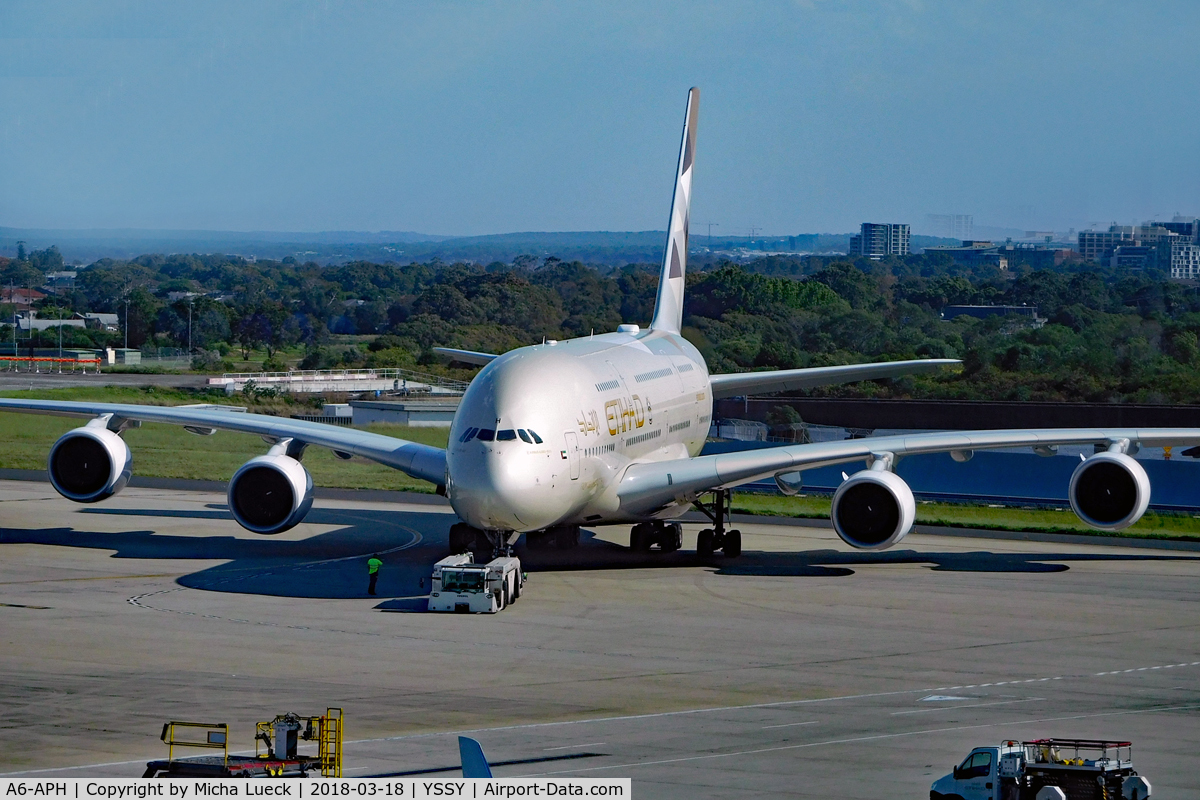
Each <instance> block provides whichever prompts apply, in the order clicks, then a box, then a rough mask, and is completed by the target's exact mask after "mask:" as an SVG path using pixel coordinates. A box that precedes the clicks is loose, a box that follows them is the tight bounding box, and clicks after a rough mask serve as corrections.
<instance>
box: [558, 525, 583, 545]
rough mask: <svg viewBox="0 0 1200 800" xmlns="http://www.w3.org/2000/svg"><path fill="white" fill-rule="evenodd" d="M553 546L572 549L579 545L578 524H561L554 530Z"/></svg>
mask: <svg viewBox="0 0 1200 800" xmlns="http://www.w3.org/2000/svg"><path fill="white" fill-rule="evenodd" d="M554 546H555V547H557V548H558V549H559V550H572V549H574V548H576V547H578V546H579V526H578V525H563V526H562V527H560V528H556V529H555V531H554Z"/></svg>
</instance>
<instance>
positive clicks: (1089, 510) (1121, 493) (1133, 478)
mask: <svg viewBox="0 0 1200 800" xmlns="http://www.w3.org/2000/svg"><path fill="white" fill-rule="evenodd" d="M1067 496H1068V497H1069V498H1070V499H1071V510H1072V511H1074V512H1075V514H1076V515H1077V516H1078V517H1079V518H1080V519H1081V520H1083V521H1084V522H1086V523H1087V524H1088V525H1091V526H1092V527H1093V528H1100V529H1101V530H1106V531H1119V530H1121V529H1122V528H1128V527H1129V526H1130V525H1132V524H1133V523H1135V522H1137V521H1138V520H1139V519H1141V518H1142V514H1145V513H1146V507H1147V506H1148V505H1150V478H1149V476H1148V475H1146V470H1145V469H1143V468H1142V465H1141V464H1139V463H1138V462H1137V461H1136V460H1135V459H1133V458H1130V457H1129V456H1127V455H1125V454H1124V453H1114V452H1107V453H1097V454H1096V455H1094V456H1092V457H1091V458H1089V459H1087V460H1086V461H1083V462H1081V463H1080V464H1079V466H1078V467H1076V468H1075V472H1073V473H1072V474H1071V488H1070V489H1069V490H1068V492H1067Z"/></svg>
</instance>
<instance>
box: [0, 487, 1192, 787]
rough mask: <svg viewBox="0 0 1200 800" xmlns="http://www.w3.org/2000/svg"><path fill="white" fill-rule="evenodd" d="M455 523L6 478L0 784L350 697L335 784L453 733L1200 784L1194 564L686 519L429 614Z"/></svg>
mask: <svg viewBox="0 0 1200 800" xmlns="http://www.w3.org/2000/svg"><path fill="white" fill-rule="evenodd" d="M447 512H448V509H447V508H446V507H445V506H442V505H436V504H429V503H409V502H401V503H388V502H382V501H380V500H378V499H366V500H355V499H344V498H337V497H332V498H331V497H326V498H323V499H319V500H318V501H317V503H316V504H315V506H314V508H313V510H312V512H311V513H310V514H309V517H308V520H307V521H306V522H305V523H304V524H302V525H300V526H298V527H297V528H295V529H293V530H292V531H289V532H287V533H284V534H281V535H278V536H272V537H264V536H255V535H253V534H250V533H248V532H246V531H244V530H242V529H241V528H239V527H238V526H237V525H236V524H235V523H234V522H233V521H232V520H231V519H230V517H229V514H228V512H227V510H226V508H225V497H224V495H223V494H221V493H219V492H203V491H181V490H178V489H169V488H129V489H126V490H125V491H124V492H123V493H122V494H120V495H119V496H117V497H115V498H112V499H111V500H109V501H107V502H105V503H103V504H98V505H93V506H81V505H74V504H72V503H69V502H67V501H66V500H63V499H61V498H59V497H58V496H57V495H56V494H54V492H53V490H52V489H51V488H50V486H49V485H48V484H45V483H36V482H29V481H0V708H2V709H3V714H0V774H2V775H9V776H15V775H23V776H28V777H130V776H138V775H140V774H141V773H142V769H143V768H144V765H145V763H146V762H147V761H149V760H152V759H158V758H164V757H165V756H166V747H165V746H164V745H163V744H162V743H161V742H160V741H159V739H158V736H159V733H160V731H161V729H162V725H163V723H164V722H166V721H168V720H199V721H206V722H227V723H229V725H230V726H231V740H232V744H233V749H234V750H236V751H246V750H248V751H250V752H253V749H254V742H253V738H252V737H253V731H254V723H255V722H256V721H259V720H266V719H270V718H272V717H273V716H275V715H276V714H278V713H284V712H287V711H295V712H298V713H301V714H314V713H321V712H323V711H324V709H325V708H326V707H327V706H338V707H342V708H343V709H344V710H345V716H346V742H345V751H346V763H345V770H346V775H347V776H351V777H353V776H367V775H428V776H430V777H453V776H456V775H457V774H458V752H457V746H456V741H455V736H456V735H457V734H459V733H464V732H469V735H471V736H474V737H475V738H477V739H479V741H480V742H481V743H482V744H483V746H484V749H485V752H486V753H487V755H488V757H489V759H490V760H491V761H492V763H493V764H494V765H496V766H495V772H496V774H497V775H499V776H517V775H576V776H581V777H588V776H597V777H599V776H613V777H630V778H632V780H633V792H634V796H635V797H637V798H660V797H661V798H678V797H689V798H708V797H712V798H728V797H820V798H830V797H838V798H889V800H890V799H892V798H903V797H911V798H924V797H927V796H928V791H929V785H930V783H931V782H932V781H933V780H934V779H936V778H938V777H940V776H941V775H943V774H945V773H947V772H949V771H950V769H951V767H952V766H953V765H954V764H955V763H957V762H959V761H961V759H962V758H963V756H964V755H966V753H967V752H968V751H969V750H970V749H971V748H972V747H974V746H980V745H986V744H997V743H999V742H1000V741H1001V740H1005V739H1034V738H1042V737H1049V736H1055V737H1076V738H1103V739H1123V740H1131V741H1133V743H1134V747H1133V754H1134V764H1135V766H1136V768H1137V769H1138V770H1139V772H1141V773H1142V774H1143V775H1146V776H1148V777H1149V779H1150V780H1151V782H1152V783H1153V786H1154V790H1155V794H1154V797H1156V798H1164V800H1165V799H1166V798H1184V797H1195V796H1197V794H1198V789H1200V755H1198V754H1200V636H1198V635H1197V630H1198V628H1200V615H1198V614H1197V610H1198V609H1197V604H1198V601H1200V553H1198V552H1195V551H1188V550H1164V549H1153V548H1140V547H1129V546H1121V547H1113V546H1106V545H1105V544H1103V543H1101V542H1080V541H1074V540H1072V541H1067V542H1064V541H1052V540H1040V541H1039V540H1034V541H1019V540H1009V539H998V538H983V537H979V538H972V537H970V536H946V535H928V534H922V533H914V534H912V535H910V536H909V537H908V538H907V539H905V540H904V541H903V542H902V543H901V544H900V545H899V546H897V547H896V548H893V549H892V550H888V551H884V552H882V553H867V552H858V551H853V550H851V549H850V548H848V547H847V546H845V545H843V544H842V543H841V542H840V541H839V540H838V539H837V537H836V536H835V534H834V533H833V532H832V531H831V530H829V529H828V528H824V527H805V526H801V525H792V524H786V525H784V524H743V525H741V529H742V531H743V535H744V549H745V552H744V554H743V556H742V557H741V558H738V559H736V560H725V559H722V558H721V557H719V556H718V557H716V558H713V559H711V560H708V561H700V560H698V559H697V558H696V557H695V554H694V552H691V551H690V550H689V549H688V548H694V546H695V535H696V531H697V530H698V529H699V525H698V524H692V523H688V524H687V525H686V526H685V537H684V547H685V550H683V551H680V552H678V553H673V554H656V553H652V554H649V555H638V554H633V553H631V552H629V550H628V549H627V544H628V536H629V531H628V528H617V527H612V528H597V529H594V530H590V531H587V532H585V533H584V535H583V537H582V541H581V544H580V547H579V548H578V549H576V550H573V551H568V552H565V553H560V552H557V551H552V552H548V553H543V552H533V553H528V554H525V553H524V552H523V551H520V550H519V551H518V554H519V555H522V557H523V563H524V564H525V566H526V568H527V570H528V572H529V582H528V584H527V585H526V588H525V593H524V595H523V596H522V598H521V599H520V600H519V601H518V602H517V603H515V604H514V605H512V606H511V607H510V608H509V609H507V610H505V611H504V612H502V613H500V614H497V615H478V616H468V615H439V614H429V613H421V612H420V610H419V609H420V608H421V607H422V605H423V604H422V600H421V596H422V595H423V594H424V591H425V587H427V585H428V581H427V576H428V574H429V567H430V565H431V564H432V563H433V562H434V561H435V560H437V559H438V558H440V557H441V556H443V555H444V554H445V542H446V534H447V530H448V528H449V525H450V523H451V521H452V520H453V517H452V516H451V515H450V514H449V513H447ZM372 553H379V554H381V558H382V560H383V561H384V568H383V570H382V573H381V579H380V582H379V592H380V594H379V596H378V597H369V596H367V595H366V593H365V591H366V583H367V576H366V564H365V561H366V558H367V557H369V556H370V555H371V554H372ZM422 579H425V584H424V586H423V585H422V583H421V581H422ZM196 754H197V755H203V754H205V753H204V752H197V753H196Z"/></svg>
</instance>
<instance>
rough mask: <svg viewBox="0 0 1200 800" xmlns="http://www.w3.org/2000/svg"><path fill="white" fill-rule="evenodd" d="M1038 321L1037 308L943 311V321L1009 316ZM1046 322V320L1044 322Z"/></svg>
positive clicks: (975, 307) (945, 309)
mask: <svg viewBox="0 0 1200 800" xmlns="http://www.w3.org/2000/svg"><path fill="white" fill-rule="evenodd" d="M1014 314H1015V315H1016V316H1018V317H1028V318H1029V319H1031V320H1036V319H1038V315H1037V306H946V307H945V308H943V309H942V319H954V318H955V317H975V318H977V319H984V318H986V317H1007V316H1009V315H1014ZM1042 321H1043V322H1045V320H1042Z"/></svg>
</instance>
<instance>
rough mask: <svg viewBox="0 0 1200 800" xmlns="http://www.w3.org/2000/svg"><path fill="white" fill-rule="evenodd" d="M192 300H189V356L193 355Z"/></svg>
mask: <svg viewBox="0 0 1200 800" xmlns="http://www.w3.org/2000/svg"><path fill="white" fill-rule="evenodd" d="M192 302H193V301H192V298H190V297H189V298H188V355H189V356H190V355H191V354H192Z"/></svg>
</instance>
